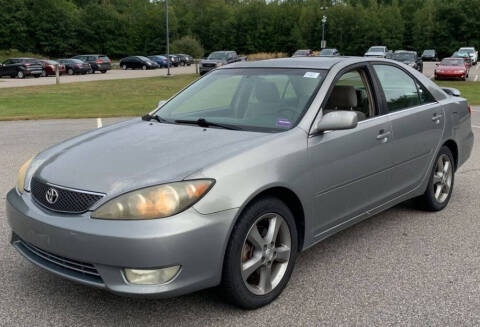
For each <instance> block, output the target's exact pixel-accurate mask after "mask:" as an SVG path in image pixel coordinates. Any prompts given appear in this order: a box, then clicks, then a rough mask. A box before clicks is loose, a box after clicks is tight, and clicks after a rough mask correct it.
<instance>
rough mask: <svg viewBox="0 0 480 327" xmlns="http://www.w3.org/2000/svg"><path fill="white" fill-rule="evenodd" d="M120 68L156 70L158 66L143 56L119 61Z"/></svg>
mask: <svg viewBox="0 0 480 327" xmlns="http://www.w3.org/2000/svg"><path fill="white" fill-rule="evenodd" d="M120 67H121V68H122V69H123V70H127V69H143V70H147V69H157V68H159V67H160V66H159V65H158V64H157V63H156V62H155V61H153V60H151V59H149V58H147V57H144V56H130V57H126V58H123V59H122V60H120Z"/></svg>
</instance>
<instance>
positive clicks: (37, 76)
mask: <svg viewBox="0 0 480 327" xmlns="http://www.w3.org/2000/svg"><path fill="white" fill-rule="evenodd" d="M40 76H42V75H40V74H35V75H33V77H35V78H39V77H40Z"/></svg>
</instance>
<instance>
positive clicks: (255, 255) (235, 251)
mask: <svg viewBox="0 0 480 327" xmlns="http://www.w3.org/2000/svg"><path fill="white" fill-rule="evenodd" d="M297 249H298V237H297V229H296V225H295V219H294V217H293V214H292V212H291V211H290V209H289V208H288V207H287V206H286V205H285V203H283V202H282V201H281V200H279V199H277V198H274V197H265V198H261V199H260V200H257V201H255V202H254V203H252V204H251V205H249V206H248V207H247V208H246V209H245V211H244V212H243V213H242V215H241V216H240V217H239V219H238V222H237V224H236V225H235V227H234V228H233V231H232V235H231V238H230V241H229V244H228V247H227V251H226V253H225V261H224V267H223V278H222V288H223V289H224V291H225V293H224V294H225V295H226V297H227V299H228V300H229V301H231V302H233V303H234V304H236V305H238V306H240V307H242V308H244V309H256V308H259V307H262V306H264V305H266V304H269V303H270V302H272V301H273V300H274V299H275V298H276V297H277V296H278V295H280V293H281V292H282V291H283V289H284V288H285V286H286V285H287V283H288V281H289V279H290V276H291V274H292V271H293V267H294V265H295V259H296V256H297Z"/></svg>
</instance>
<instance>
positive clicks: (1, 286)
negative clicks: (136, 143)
mask: <svg viewBox="0 0 480 327" xmlns="http://www.w3.org/2000/svg"><path fill="white" fill-rule="evenodd" d="M472 119H473V123H472V124H473V125H474V126H476V128H474V133H475V146H474V150H473V153H472V156H471V158H470V160H469V161H468V162H467V163H466V164H465V165H464V166H463V167H461V168H460V169H459V170H458V171H457V174H456V180H455V187H454V192H453V196H452V199H451V201H450V204H449V206H448V207H447V208H446V209H445V210H444V211H442V212H438V213H428V212H423V211H418V210H416V209H415V208H412V207H411V206H410V205H408V204H402V205H399V206H397V207H395V208H392V209H390V210H388V211H386V212H384V213H381V214H379V215H377V216H375V217H372V218H370V219H368V220H366V221H364V222H362V223H360V224H358V225H356V226H354V227H351V228H349V229H347V230H345V231H343V232H340V233H339V234H337V235H335V236H332V237H330V238H329V239H327V240H325V241H323V242H321V243H320V244H318V245H316V246H314V247H313V248H311V249H309V250H308V251H306V252H305V253H303V254H301V255H300V256H299V258H298V261H297V265H296V268H295V270H294V272H293V275H292V279H291V281H290V283H289V285H288V287H287V288H286V290H285V291H284V292H283V294H282V295H281V296H280V297H279V298H278V299H277V300H276V301H275V302H274V303H272V304H271V305H269V306H267V307H264V308H261V309H258V310H256V311H243V310H239V309H237V308H235V307H232V306H230V305H229V304H226V303H224V302H223V299H222V296H221V294H219V292H218V290H216V289H210V290H205V291H201V292H197V293H194V294H190V295H186V296H182V297H178V298H173V299H166V300H149V299H138V298H127V297H119V296H116V295H112V294H110V293H108V292H106V291H103V290H97V289H92V288H89V287H86V286H82V285H78V284H75V283H73V282H70V281H67V280H65V279H62V278H60V277H58V276H55V275H52V274H50V273H48V272H45V271H43V270H42V269H40V268H38V267H35V266H34V265H32V264H31V263H29V262H27V260H25V259H24V258H23V257H21V256H20V255H19V254H18V253H17V252H16V251H15V250H14V249H13V248H12V247H11V246H10V245H9V238H10V230H9V227H8V224H7V222H6V218H5V214H4V211H5V203H4V202H5V195H6V192H7V191H8V190H9V189H10V188H12V187H13V186H14V184H15V179H16V172H17V169H18V168H19V166H20V165H21V164H22V163H23V162H24V161H25V160H26V159H28V158H29V157H31V156H32V155H33V154H35V153H37V152H39V151H40V150H42V149H44V148H46V147H48V146H49V145H52V144H55V143H57V142H60V141H62V140H65V139H67V138H69V137H72V136H74V135H77V134H79V133H82V132H84V131H87V130H90V129H93V128H97V126H98V125H102V126H105V125H107V124H110V123H112V122H115V121H118V120H121V119H104V120H101V121H100V124H98V123H99V122H98V121H97V120H96V119H78V120H49V121H47V120H45V121H14V122H0V263H1V264H0V290H1V292H0V325H1V326H53V325H55V326H56V325H62V326H95V325H102V326H213V325H219V326H392V325H395V326H478V325H479V324H480V251H479V250H480V237H479V236H480V201H479V194H480V108H474V111H473V113H472Z"/></svg>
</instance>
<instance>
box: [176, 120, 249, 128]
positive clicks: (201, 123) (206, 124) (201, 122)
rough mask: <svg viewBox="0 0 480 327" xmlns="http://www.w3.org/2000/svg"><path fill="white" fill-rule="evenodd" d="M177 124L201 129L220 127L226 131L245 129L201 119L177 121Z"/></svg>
mask: <svg viewBox="0 0 480 327" xmlns="http://www.w3.org/2000/svg"><path fill="white" fill-rule="evenodd" d="M175 123H177V124H195V125H198V126H200V127H210V126H213V127H220V128H224V129H231V130H242V129H243V128H241V127H238V126H234V125H227V124H221V123H214V122H210V121H208V120H206V119H205V118H199V119H197V120H186V119H177V120H175Z"/></svg>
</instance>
